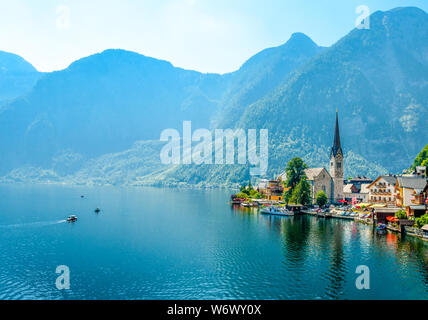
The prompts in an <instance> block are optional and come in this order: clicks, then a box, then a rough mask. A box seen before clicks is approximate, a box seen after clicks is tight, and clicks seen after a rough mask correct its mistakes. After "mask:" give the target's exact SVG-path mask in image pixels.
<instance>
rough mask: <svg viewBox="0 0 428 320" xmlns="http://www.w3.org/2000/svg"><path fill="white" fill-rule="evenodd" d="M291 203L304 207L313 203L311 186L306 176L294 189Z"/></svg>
mask: <svg viewBox="0 0 428 320" xmlns="http://www.w3.org/2000/svg"><path fill="white" fill-rule="evenodd" d="M290 202H292V203H296V204H303V205H306V204H310V203H311V186H310V185H309V183H308V180H307V178H306V175H305V176H303V177H302V178H301V179H300V181H299V183H298V184H297V186H296V187H295V188H294V190H293V192H292V194H291V198H290Z"/></svg>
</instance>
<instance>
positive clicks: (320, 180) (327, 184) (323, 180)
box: [305, 168, 332, 203]
mask: <svg viewBox="0 0 428 320" xmlns="http://www.w3.org/2000/svg"><path fill="white" fill-rule="evenodd" d="M305 174H306V177H307V178H308V182H309V184H310V185H311V197H312V203H316V196H317V193H318V192H320V191H324V193H325V194H326V195H327V198H328V200H329V202H331V201H332V198H331V197H332V190H331V189H332V179H331V176H330V174H329V173H328V171H327V170H326V169H325V168H309V169H306V170H305Z"/></svg>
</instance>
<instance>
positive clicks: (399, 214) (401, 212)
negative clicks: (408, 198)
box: [395, 209, 407, 219]
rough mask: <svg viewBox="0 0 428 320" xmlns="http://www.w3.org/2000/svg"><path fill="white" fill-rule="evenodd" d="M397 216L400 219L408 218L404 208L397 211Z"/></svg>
mask: <svg viewBox="0 0 428 320" xmlns="http://www.w3.org/2000/svg"><path fill="white" fill-rule="evenodd" d="M395 217H396V218H398V219H407V213H406V211H404V210H403V209H400V210H398V211H397V212H396V213H395Z"/></svg>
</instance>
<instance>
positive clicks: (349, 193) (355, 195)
mask: <svg viewBox="0 0 428 320" xmlns="http://www.w3.org/2000/svg"><path fill="white" fill-rule="evenodd" d="M348 181H349V180H348ZM364 181H366V180H364ZM367 181H373V180H370V179H368V180H367ZM369 185H370V184H369V183H362V184H360V183H358V182H357V183H355V184H353V183H348V184H346V181H345V186H344V187H343V196H344V197H345V200H346V201H348V202H352V203H353V204H357V203H366V202H368V199H369V190H368V189H367V187H368V186H369Z"/></svg>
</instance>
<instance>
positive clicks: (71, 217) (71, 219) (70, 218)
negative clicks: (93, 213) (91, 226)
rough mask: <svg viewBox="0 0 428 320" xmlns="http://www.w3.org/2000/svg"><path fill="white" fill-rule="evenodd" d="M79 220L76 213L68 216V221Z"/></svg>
mask: <svg viewBox="0 0 428 320" xmlns="http://www.w3.org/2000/svg"><path fill="white" fill-rule="evenodd" d="M76 221H77V216H75V215H71V216H69V217H68V218H67V222H76Z"/></svg>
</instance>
